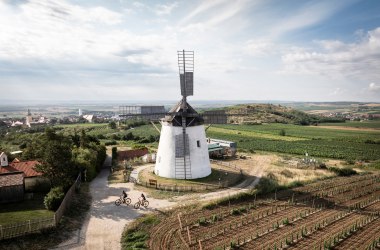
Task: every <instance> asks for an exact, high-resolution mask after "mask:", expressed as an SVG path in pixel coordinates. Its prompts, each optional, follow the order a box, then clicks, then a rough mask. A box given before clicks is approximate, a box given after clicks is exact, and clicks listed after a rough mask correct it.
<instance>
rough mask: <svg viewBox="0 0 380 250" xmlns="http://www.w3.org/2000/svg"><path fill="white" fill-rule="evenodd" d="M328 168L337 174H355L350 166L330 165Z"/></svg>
mask: <svg viewBox="0 0 380 250" xmlns="http://www.w3.org/2000/svg"><path fill="white" fill-rule="evenodd" d="M329 170H330V171H332V172H334V173H336V174H337V175H338V176H350V175H355V174H357V172H356V171H355V170H353V169H352V168H335V167H331V168H329Z"/></svg>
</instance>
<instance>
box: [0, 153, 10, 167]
mask: <svg viewBox="0 0 380 250" xmlns="http://www.w3.org/2000/svg"><path fill="white" fill-rule="evenodd" d="M6 166H8V156H7V155H6V154H5V153H4V152H1V154H0V167H6Z"/></svg>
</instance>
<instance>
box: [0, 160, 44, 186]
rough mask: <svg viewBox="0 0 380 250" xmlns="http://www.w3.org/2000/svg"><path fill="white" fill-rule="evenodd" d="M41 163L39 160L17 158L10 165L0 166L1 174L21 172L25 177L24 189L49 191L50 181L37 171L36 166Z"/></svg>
mask: <svg viewBox="0 0 380 250" xmlns="http://www.w3.org/2000/svg"><path fill="white" fill-rule="evenodd" d="M38 164H41V163H40V162H38V161H20V160H19V159H17V158H15V159H14V160H13V161H12V162H10V163H9V164H8V166H1V167H0V174H9V173H17V172H18V173H21V174H22V176H23V178H24V186H23V188H24V190H25V191H26V192H41V191H49V189H50V181H49V180H48V179H47V178H45V177H43V176H42V173H40V172H37V171H36V169H35V167H36V166H37V165H38Z"/></svg>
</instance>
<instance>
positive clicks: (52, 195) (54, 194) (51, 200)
mask: <svg viewBox="0 0 380 250" xmlns="http://www.w3.org/2000/svg"><path fill="white" fill-rule="evenodd" d="M63 198H65V193H64V192H63V188H62V187H55V188H52V189H51V190H50V192H49V193H48V194H47V195H46V196H45V198H44V205H45V207H46V209H48V210H53V211H55V210H57V209H58V208H59V205H61V202H62V200H63Z"/></svg>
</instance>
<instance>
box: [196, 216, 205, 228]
mask: <svg viewBox="0 0 380 250" xmlns="http://www.w3.org/2000/svg"><path fill="white" fill-rule="evenodd" d="M198 223H199V225H200V226H205V225H207V220H206V218H205V217H202V218H199V220H198Z"/></svg>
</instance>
